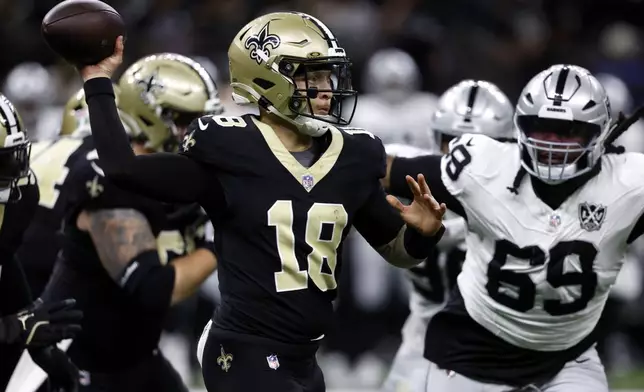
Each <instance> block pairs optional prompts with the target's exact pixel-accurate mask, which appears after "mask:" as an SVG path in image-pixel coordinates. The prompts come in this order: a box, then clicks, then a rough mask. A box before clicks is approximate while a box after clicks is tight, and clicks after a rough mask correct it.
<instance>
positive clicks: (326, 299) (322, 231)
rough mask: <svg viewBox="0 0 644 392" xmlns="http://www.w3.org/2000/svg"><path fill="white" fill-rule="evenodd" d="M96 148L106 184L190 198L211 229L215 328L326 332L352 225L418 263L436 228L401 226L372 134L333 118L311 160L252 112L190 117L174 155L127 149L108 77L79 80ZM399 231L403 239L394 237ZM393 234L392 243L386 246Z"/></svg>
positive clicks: (268, 333) (306, 336) (275, 335)
mask: <svg viewBox="0 0 644 392" xmlns="http://www.w3.org/2000/svg"><path fill="white" fill-rule="evenodd" d="M85 92H86V96H87V103H88V106H89V112H90V122H91V125H92V132H93V136H94V141H95V143H96V148H97V150H98V152H99V156H100V157H101V161H102V165H103V168H104V170H105V173H106V175H107V176H108V178H110V180H112V181H114V182H116V183H118V184H119V186H122V187H124V188H127V189H131V190H133V191H136V192H138V193H140V194H143V195H147V196H149V197H152V198H157V199H160V200H163V201H166V202H181V203H192V202H198V203H199V204H200V205H201V206H202V207H203V208H204V209H205V210H206V212H207V213H208V215H209V217H210V219H211V220H212V222H213V224H214V225H215V247H216V249H217V255H218V269H219V280H220V291H221V293H222V305H221V306H220V308H219V310H218V312H217V314H216V316H215V318H214V321H215V327H217V328H220V329H225V330H228V331H231V333H235V332H237V333H241V334H247V335H248V334H250V335H255V336H262V337H267V338H270V339H274V340H280V341H285V342H289V343H299V342H310V341H311V340H313V339H317V338H318V337H319V336H320V335H322V334H324V332H325V331H326V330H327V329H328V326H329V323H330V322H331V319H332V304H331V301H332V299H333V298H334V297H335V291H336V286H337V277H338V274H339V272H340V269H341V267H342V263H341V259H340V257H339V255H340V254H341V253H342V243H343V240H344V238H345V236H346V234H347V233H348V231H349V229H350V227H351V226H352V225H353V226H354V227H355V228H356V229H357V230H358V231H359V232H360V233H361V234H362V236H363V237H364V238H365V239H366V240H367V241H368V242H369V243H370V244H371V245H372V246H375V247H382V248H383V249H385V248H386V249H387V250H390V249H394V248H395V249H397V251H396V252H395V254H396V255H401V256H402V257H412V258H414V259H422V258H424V257H426V256H427V255H428V254H429V252H430V251H431V249H432V248H433V247H434V246H435V244H436V241H437V240H439V239H440V237H441V235H442V231H439V233H438V234H437V235H436V236H434V237H432V238H426V237H422V236H421V235H420V234H419V233H418V232H417V231H415V230H413V229H408V230H404V231H403V230H402V229H403V225H404V223H403V221H402V219H401V218H400V216H399V214H398V213H397V212H396V211H395V210H394V209H393V208H392V207H391V206H390V205H389V204H388V203H387V201H386V199H385V193H384V190H383V189H382V187H381V186H380V182H379V179H380V178H381V177H382V176H384V174H385V153H384V148H383V146H382V143H381V142H380V140H379V139H378V138H376V137H374V136H373V135H371V134H369V133H368V132H365V131H357V130H352V131H350V132H349V131H343V130H340V129H337V128H334V127H332V126H329V127H330V130H329V132H327V134H325V135H324V136H323V140H321V142H323V143H322V146H323V147H324V148H323V149H322V152H321V155H320V157H319V159H317V161H316V162H315V163H314V164H313V166H311V167H310V168H307V167H304V166H302V165H301V164H300V163H299V162H298V161H297V160H296V159H295V158H294V157H293V155H292V154H291V153H290V152H289V151H288V150H287V149H286V148H285V147H284V145H283V144H282V143H281V141H280V140H279V138H278V137H277V135H276V134H275V132H274V131H273V129H272V128H270V127H268V126H267V125H265V124H263V123H261V122H259V120H258V119H257V118H256V117H255V116H244V117H225V116H224V117H222V116H204V117H202V118H199V119H197V120H195V121H193V122H192V124H191V125H190V127H189V129H188V136H187V137H186V138H185V139H184V142H183V148H184V152H183V153H182V154H170V153H157V154H150V155H147V156H137V155H134V153H133V152H132V149H131V148H130V146H129V143H128V140H127V134H126V132H125V129H124V128H123V125H122V124H121V122H120V120H119V116H118V111H117V109H116V106H115V104H114V92H113V88H112V85H111V83H110V81H109V79H107V78H95V79H92V80H89V81H88V82H86V83H85ZM401 234H403V236H404V238H399V235H401ZM399 239H402V240H404V249H402V247H400V246H398V247H389V245H391V244H394V243H396V244H400V245H402V243H401V242H395V241H398V240H399Z"/></svg>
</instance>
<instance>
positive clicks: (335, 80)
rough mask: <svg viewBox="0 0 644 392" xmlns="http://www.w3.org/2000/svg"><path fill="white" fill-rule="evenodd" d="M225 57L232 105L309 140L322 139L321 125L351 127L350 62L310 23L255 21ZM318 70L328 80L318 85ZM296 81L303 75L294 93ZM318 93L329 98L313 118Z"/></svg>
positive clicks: (277, 18) (286, 17) (285, 15)
mask: <svg viewBox="0 0 644 392" xmlns="http://www.w3.org/2000/svg"><path fill="white" fill-rule="evenodd" d="M228 58H229V66H230V80H231V84H230V85H231V87H232V89H233V99H234V100H235V102H236V103H239V104H248V103H254V104H258V105H259V106H260V108H262V109H264V110H266V111H268V112H269V113H272V114H274V115H276V116H278V117H280V118H281V119H283V120H286V121H287V122H289V123H291V124H293V125H295V127H297V129H298V130H299V131H300V132H302V133H304V134H307V135H311V136H319V135H322V134H324V132H326V131H327V130H328V124H327V123H331V124H336V125H348V124H349V123H350V122H351V118H352V117H353V113H354V111H355V107H356V102H357V92H356V91H355V90H353V88H352V85H351V73H350V68H351V63H350V61H349V59H348V58H347V57H346V54H345V51H344V49H342V48H341V47H339V46H338V42H337V40H336V38H335V36H334V35H333V33H332V32H331V31H330V30H329V28H328V27H326V26H325V25H324V24H323V23H322V22H320V21H319V20H317V19H316V18H314V17H312V16H310V15H307V14H304V13H300V12H276V13H271V14H267V15H264V16H261V17H259V18H257V19H255V20H253V21H252V22H250V23H248V24H247V25H246V26H244V27H243V28H242V29H241V30H240V31H239V33H237V36H236V37H235V39H234V40H233V42H232V44H231V45H230V48H229V49H228ZM319 71H327V72H330V77H328V81H325V83H324V84H319V85H318V84H317V83H316V82H315V77H314V76H313V74H315V73H316V72H319ZM297 76H299V77H302V76H304V80H305V81H306V83H305V88H301V87H300V88H298V86H297V84H296V82H295V80H294V78H295V77H297ZM325 78H327V77H325ZM321 86H322V87H321ZM319 94H326V95H328V96H329V97H330V102H329V104H328V108H327V109H326V111H327V114H323V115H320V114H315V113H314V110H313V105H312V103H311V101H312V99H314V98H317V97H318V95H319Z"/></svg>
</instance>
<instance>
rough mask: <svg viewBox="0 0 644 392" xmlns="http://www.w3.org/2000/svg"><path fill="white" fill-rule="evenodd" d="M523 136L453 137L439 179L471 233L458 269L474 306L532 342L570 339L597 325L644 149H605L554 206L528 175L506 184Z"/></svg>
mask: <svg viewBox="0 0 644 392" xmlns="http://www.w3.org/2000/svg"><path fill="white" fill-rule="evenodd" d="M518 148H519V147H518V145H516V144H513V143H501V142H497V141H495V140H493V139H490V138H488V137H485V136H482V135H464V136H462V137H461V138H459V139H456V140H455V141H454V142H453V143H452V144H451V149H450V154H449V155H447V156H446V157H445V158H443V161H442V164H441V171H442V181H443V183H444V184H445V187H446V188H447V190H448V191H449V192H450V193H451V194H452V195H454V196H455V197H456V199H458V200H459V202H460V203H461V204H462V205H463V208H464V210H465V212H466V214H467V219H468V228H469V230H470V232H471V233H473V234H476V235H469V234H468V236H467V238H466V244H467V249H468V252H467V256H466V259H465V263H464V265H463V272H462V273H461V275H460V276H459V277H458V287H459V289H460V291H461V293H462V296H463V299H464V301H465V306H466V308H467V311H468V313H469V314H470V316H471V317H472V318H473V319H474V320H476V321H477V322H478V323H479V324H481V325H482V326H483V327H485V328H486V329H488V330H489V331H491V332H492V333H494V334H495V335H496V336H499V337H500V338H502V339H504V340H505V341H507V342H509V343H511V344H514V345H516V346H519V347H523V348H526V349H532V350H539V351H555V350H564V349H567V348H570V347H572V346H574V345H575V344H577V343H578V342H580V341H581V340H582V339H583V338H584V337H586V336H587V335H588V334H589V333H590V332H591V331H592V330H593V328H594V327H595V325H596V323H597V321H598V319H599V317H600V314H601V312H602V309H603V307H604V304H605V302H606V299H607V297H608V293H609V290H610V288H611V286H612V285H613V283H615V279H616V278H617V274H618V272H619V270H620V268H621V266H622V263H623V258H624V254H625V251H626V247H627V238H628V237H629V234H630V233H631V231H632V230H633V227H634V225H635V223H636V222H637V220H638V218H639V216H640V215H641V214H642V211H643V210H644V202H643V201H644V176H643V175H642V167H644V155H641V154H636V153H625V154H619V155H618V154H606V155H604V156H603V157H602V158H601V159H602V161H601V165H602V167H601V171H600V173H599V174H597V175H596V176H595V177H594V178H592V179H590V180H589V181H588V182H587V183H586V184H585V185H584V186H582V187H581V188H580V189H578V190H577V191H576V192H575V193H574V194H572V195H571V196H570V197H569V198H568V199H566V200H565V201H564V202H563V203H562V204H561V205H560V206H559V208H557V209H555V210H553V209H551V208H550V207H549V206H548V205H546V204H545V203H544V202H542V201H541V200H540V199H539V198H538V197H537V196H536V195H535V193H534V191H533V189H532V185H531V180H530V178H529V176H526V177H525V178H524V179H523V182H522V184H521V186H520V187H519V192H518V194H514V193H512V192H510V191H509V190H508V187H510V186H511V185H512V183H513V180H514V178H515V176H516V174H517V172H518V170H519V167H520V157H519V151H518Z"/></svg>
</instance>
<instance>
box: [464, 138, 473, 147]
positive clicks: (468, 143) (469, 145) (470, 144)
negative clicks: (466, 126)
mask: <svg viewBox="0 0 644 392" xmlns="http://www.w3.org/2000/svg"><path fill="white" fill-rule="evenodd" d="M472 139H473V138H472ZM472 139H470V140H468V141H467V143H465V145H466V146H467V147H472Z"/></svg>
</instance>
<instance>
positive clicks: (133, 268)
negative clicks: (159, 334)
mask: <svg viewBox="0 0 644 392" xmlns="http://www.w3.org/2000/svg"><path fill="white" fill-rule="evenodd" d="M174 278H175V270H174V267H172V266H171V265H167V266H164V265H162V264H161V261H160V260H159V254H158V252H157V250H156V249H154V250H149V251H145V252H143V253H141V254H139V255H138V256H136V257H135V258H133V259H132V260H131V261H130V262H129V263H128V265H127V266H126V267H125V269H124V270H123V272H122V274H121V276H120V277H119V278H118V281H117V283H118V284H119V286H121V288H122V289H123V290H124V291H125V292H126V293H127V294H128V295H130V296H131V297H132V298H133V299H134V300H135V301H136V302H137V303H138V304H139V305H140V306H142V307H143V308H145V309H146V310H150V311H153V312H165V311H166V310H167V309H168V307H169V306H170V300H171V298H172V291H173V289H174Z"/></svg>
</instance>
